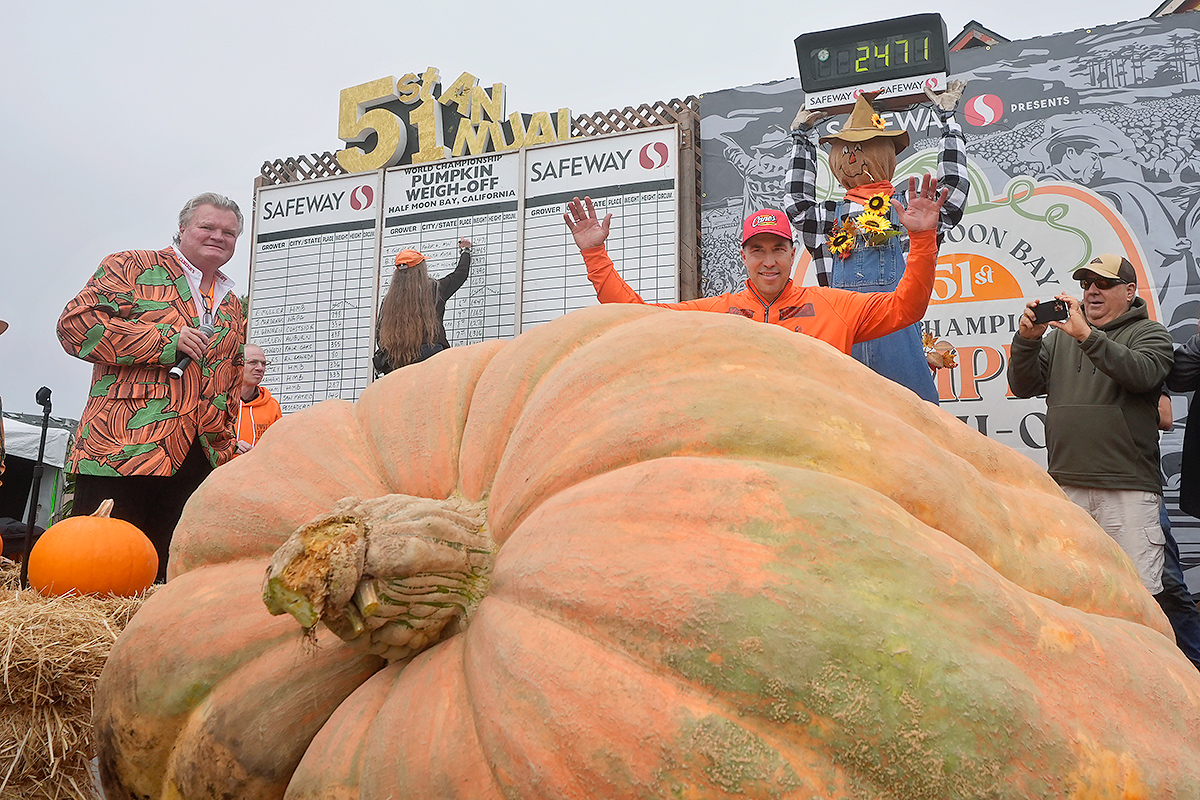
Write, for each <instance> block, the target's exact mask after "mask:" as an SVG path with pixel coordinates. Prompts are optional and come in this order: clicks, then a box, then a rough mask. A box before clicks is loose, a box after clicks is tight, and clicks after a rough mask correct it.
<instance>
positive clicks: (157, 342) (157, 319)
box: [58, 247, 243, 476]
mask: <svg viewBox="0 0 1200 800" xmlns="http://www.w3.org/2000/svg"><path fill="white" fill-rule="evenodd" d="M213 322H214V325H215V328H216V330H215V331H214V333H213V335H212V337H210V339H209V345H208V352H207V353H206V355H205V358H204V360H203V362H201V363H199V364H192V365H190V366H189V367H188V368H187V369H186V370H184V372H183V376H182V377H181V378H178V379H175V378H171V377H169V376H168V374H167V372H168V370H169V369H170V368H171V366H172V365H173V364H174V363H175V361H176V353H175V348H176V344H177V342H178V339H179V332H180V330H182V329H183V328H185V327H192V328H195V327H199V325H200V320H199V319H197V317H196V308H195V303H193V301H192V292H191V288H190V287H189V286H188V282H187V278H186V277H185V276H184V274H183V269H182V267H181V266H180V265H179V261H178V259H177V258H176V256H175V252H174V250H172V249H171V248H169V247H168V248H167V249H165V250H159V251H157V252H154V251H150V250H130V251H126V252H123V253H115V254H113V255H111V256H109V257H108V258H106V259H104V261H103V262H102V263H101V264H100V268H99V269H97V270H96V273H95V274H94V275H92V277H91V280H89V281H88V282H87V285H86V286H84V287H83V291H81V292H80V293H79V294H77V295H76V296H75V297H74V298H73V299H72V300H71V301H70V302H69V303H67V306H66V308H64V309H63V313H62V316H61V317H59V320H58V339H59V341H60V342H61V343H62V346H63V349H64V350H66V351H67V352H68V353H69V354H71V355H73V356H76V357H77V358H82V359H84V360H85V361H91V362H92V363H93V364H95V367H94V368H93V369H92V388H91V392H90V393H89V396H88V401H87V405H86V407H85V408H84V410H83V418H82V419H81V420H80V421H79V432H78V434H77V435H76V437H75V446H74V448H73V449H72V450H71V456H70V458H69V459H68V463H67V471H68V472H73V473H82V474H85V475H109V476H118V475H162V476H169V475H173V474H174V473H175V471H176V470H177V469H179V467H180V465H181V464H182V463H183V460H184V458H185V457H186V456H187V453H188V449H189V448H190V447H191V445H192V442H194V441H195V440H196V438H197V437H199V439H200V442H201V444H202V446H203V448H204V452H205V454H206V455H207V456H208V460H209V462H210V463H211V464H212V465H213V466H214V467H215V466H218V465H220V464H223V463H225V462H226V461H228V460H229V459H230V458H232V457H233V454H234V452H235V451H236V447H237V440H236V439H235V438H234V433H233V429H234V424H235V422H236V420H237V403H236V402H233V400H234V398H235V396H236V392H237V391H238V387H239V386H240V385H241V379H242V345H243V333H242V331H243V317H242V304H241V301H240V300H239V299H238V297H237V295H235V294H234V293H233V292H227V293H226V295H225V297H224V298H222V300H221V302H220V303H219V304H218V306H217V310H216V313H215V314H214V320H213Z"/></svg>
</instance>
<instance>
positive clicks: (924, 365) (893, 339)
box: [830, 200, 938, 404]
mask: <svg viewBox="0 0 1200 800" xmlns="http://www.w3.org/2000/svg"><path fill="white" fill-rule="evenodd" d="M846 213H847V203H846V201H844V200H840V201H838V204H837V218H838V219H843V218H844V216H845V215H846ZM888 220H890V221H891V223H892V226H893V227H895V228H898V229H899V228H900V223H899V221H898V220H897V219H896V211H895V209H893V208H889V209H888ZM904 265H905V253H904V249H903V247H901V244H900V237H899V236H895V237H892V238H891V239H889V240H887V241H886V242H884V243H883V244H882V245H880V246H878V247H870V246H868V245H867V244H866V243H864V242H863V241H862V238H861V237H859V238H858V240H857V241H856V242H855V244H854V248H853V249H852V250H851V251H850V255H849V256H848V257H846V258H839V257H838V256H834V257H833V274H832V275H831V276H830V285H831V286H835V287H837V288H839V289H849V290H850V291H852V292H894V291H895V290H896V285H897V284H899V283H900V276H901V275H903V274H904ZM850 354H851V355H852V356H854V358H855V359H856V360H857V361H860V362H861V363H863V364H866V365H867V366H868V367H870V368H871V369H873V370H874V371H875V372H877V373H879V374H880V375H882V376H884V377H885V378H890V379H891V380H893V381H895V382H896V383H898V384H900V385H901V386H906V387H908V388H909V389H912V390H913V391H914V392H916V393H917V395H918V396H919V397H920V398H921V399H922V400H928V401H929V402H931V403H934V404H936V403H937V401H938V393H937V386H936V385H935V384H934V382H933V375H932V374H931V372H930V370H929V363H928V362H927V361H926V360H925V349H924V347H923V346H922V344H921V323H920V322H916V323H914V324H912V325H910V326H909V327H907V328H904V329H902V330H898V331H896V332H895V333H889V334H888V335H887V336H882V337H880V338H878V339H872V340H870V341H867V342H859V343H858V344H856V345H854V348H853V349H852V350H851V352H850Z"/></svg>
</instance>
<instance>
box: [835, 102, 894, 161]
mask: <svg viewBox="0 0 1200 800" xmlns="http://www.w3.org/2000/svg"><path fill="white" fill-rule="evenodd" d="M877 94H879V93H878V92H863V93H862V94H860V95H859V96H858V99H856V100H855V101H854V110H853V111H851V112H850V119H849V120H847V121H846V124H845V125H843V126H842V128H841V130H839V131H838V132H837V133H831V134H829V135H828V136H822V137H821V144H827V143H829V142H832V141H840V142H865V141H867V140H868V139H874V138H875V137H877V136H887V137H890V138H892V139H893V141H892V144H894V145H895V147H896V153H897V154H899V153H900V151H902V150H903V149H904V148H906V147H908V131H902V130H894V131H889V130H885V126H886V125H887V123H886V122H884V121H883V118H882V117H880V116H879V114H878V113H876V111H875V108H874V106H872V105H871V101H872V100H874V99H875V96H876V95H877Z"/></svg>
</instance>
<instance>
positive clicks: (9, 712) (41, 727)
mask: <svg viewBox="0 0 1200 800" xmlns="http://www.w3.org/2000/svg"><path fill="white" fill-rule="evenodd" d="M19 584H20V572H19V565H17V564H16V563H15V562H12V561H8V560H6V559H0V800H9V798H12V800H16V798H21V799H22V800H66V799H67V798H70V799H71V800H93V799H94V798H95V797H96V796H97V795H96V793H95V790H94V788H93V781H92V778H91V775H90V773H89V761H90V759H91V757H92V755H93V748H92V692H93V689H94V687H95V683H96V680H97V679H98V678H99V677H100V672H101V670H102V669H103V668H104V662H105V661H106V660H107V658H108V654H109V652H110V651H111V650H112V646H113V642H115V641H116V639H117V636H118V635H119V634H120V632H121V630H122V629H124V627H125V625H126V624H127V623H128V622H129V619H130V617H132V616H133V614H134V612H136V611H137V608H138V607H139V606H140V605H141V603H142V601H143V600H144V599H145V597H144V596H143V597H137V598H96V597H42V596H41V595H40V594H38V593H37V592H35V591H33V590H32V589H25V590H21V589H20V588H19Z"/></svg>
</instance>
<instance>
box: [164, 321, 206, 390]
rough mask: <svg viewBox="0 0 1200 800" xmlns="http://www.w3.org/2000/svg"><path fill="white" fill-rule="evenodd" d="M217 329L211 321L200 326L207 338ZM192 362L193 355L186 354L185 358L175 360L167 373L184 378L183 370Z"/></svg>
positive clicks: (173, 376)
mask: <svg viewBox="0 0 1200 800" xmlns="http://www.w3.org/2000/svg"><path fill="white" fill-rule="evenodd" d="M215 330H216V327H215V326H214V325H213V324H212V323H211V322H206V323H204V324H203V325H201V326H200V332H201V333H203V334H204V338H206V339H207V338H208V337H209V336H212V335H213V331H215ZM191 363H192V357H191V356H184V357H183V358H181V359H179V360H178V361H176V362H175V366H173V367H171V371H170V372H169V373H167V374H169V375H170V376H171V377H172V378H182V377H183V371H184V370H185V369H187V368H188V364H191Z"/></svg>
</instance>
